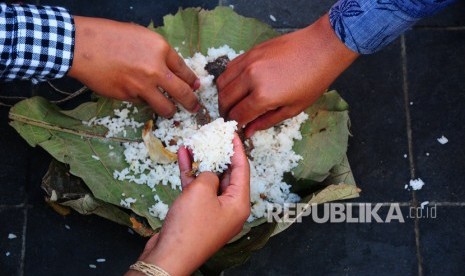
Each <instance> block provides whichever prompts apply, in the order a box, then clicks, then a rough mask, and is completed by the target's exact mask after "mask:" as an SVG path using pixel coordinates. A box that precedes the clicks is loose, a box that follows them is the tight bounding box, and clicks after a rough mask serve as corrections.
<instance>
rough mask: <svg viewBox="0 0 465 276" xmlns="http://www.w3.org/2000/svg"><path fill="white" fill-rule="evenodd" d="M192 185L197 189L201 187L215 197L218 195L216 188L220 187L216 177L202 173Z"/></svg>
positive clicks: (210, 173) (212, 174)
mask: <svg viewBox="0 0 465 276" xmlns="http://www.w3.org/2000/svg"><path fill="white" fill-rule="evenodd" d="M192 185H196V186H197V187H200V186H202V187H203V188H206V189H207V190H211V191H212V193H214V195H215V196H216V194H217V193H218V187H219V185H220V180H219V179H218V176H216V174H214V173H212V172H203V173H201V174H199V175H198V176H197V178H196V179H195V182H194V183H192Z"/></svg>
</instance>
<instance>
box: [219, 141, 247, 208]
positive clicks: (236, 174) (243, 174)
mask: <svg viewBox="0 0 465 276" xmlns="http://www.w3.org/2000/svg"><path fill="white" fill-rule="evenodd" d="M233 145H234V155H233V156H232V158H231V168H230V169H231V174H230V176H229V185H227V187H226V188H225V189H224V192H223V193H222V194H221V196H220V197H221V198H223V199H225V198H229V199H238V200H239V202H238V203H240V204H244V205H246V206H249V204H250V203H249V202H250V167H249V161H248V160H247V156H246V155H245V151H244V147H243V145H242V142H241V140H240V138H239V136H238V135H237V133H236V134H235V136H234V140H233Z"/></svg>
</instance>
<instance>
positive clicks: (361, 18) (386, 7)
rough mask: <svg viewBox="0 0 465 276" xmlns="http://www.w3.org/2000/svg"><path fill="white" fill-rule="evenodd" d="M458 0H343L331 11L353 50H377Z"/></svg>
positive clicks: (336, 28) (338, 32)
mask: <svg viewBox="0 0 465 276" xmlns="http://www.w3.org/2000/svg"><path fill="white" fill-rule="evenodd" d="M453 2H455V0H339V1H338V2H337V3H336V4H334V5H333V7H332V8H331V9H330V11H329V20H330V23H331V26H332V27H333V29H334V31H335V33H336V35H337V36H338V37H339V38H340V39H341V41H342V42H344V44H345V45H346V46H347V47H349V48H350V49H351V50H353V51H355V52H357V53H360V54H371V53H374V52H376V51H378V50H380V49H381V48H383V47H384V46H386V45H387V44H389V43H390V42H391V41H393V40H394V39H396V38H397V37H398V36H399V35H401V34H402V33H403V32H404V31H405V30H407V29H409V28H410V27H412V25H414V24H415V23H416V22H417V21H418V20H420V19H421V18H423V17H427V16H430V15H433V14H435V13H436V12H438V11H440V10H442V9H443V8H445V7H446V6H448V5H449V4H451V3H453Z"/></svg>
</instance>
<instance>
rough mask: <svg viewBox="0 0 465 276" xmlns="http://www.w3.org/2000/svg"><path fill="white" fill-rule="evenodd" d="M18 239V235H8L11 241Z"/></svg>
mask: <svg viewBox="0 0 465 276" xmlns="http://www.w3.org/2000/svg"><path fill="white" fill-rule="evenodd" d="M17 237H18V236H16V235H15V234H13V233H10V234H8V239H9V240H13V239H16V238H17Z"/></svg>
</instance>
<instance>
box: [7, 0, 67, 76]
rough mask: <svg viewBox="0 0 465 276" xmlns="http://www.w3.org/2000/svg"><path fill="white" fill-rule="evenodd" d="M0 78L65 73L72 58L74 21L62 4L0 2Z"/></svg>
mask: <svg viewBox="0 0 465 276" xmlns="http://www.w3.org/2000/svg"><path fill="white" fill-rule="evenodd" d="M0 21H1V22H2V24H0V54H1V56H0V80H1V81H11V80H18V79H20V80H25V79H28V80H32V81H33V82H40V81H46V80H50V79H55V78H61V77H63V76H64V75H65V74H66V73H67V72H68V70H69V68H70V67H71V65H72V61H73V51H74V22H73V18H72V16H71V15H70V14H69V13H68V12H67V11H66V10H65V9H63V8H59V7H48V6H34V5H7V4H5V3H1V4H0Z"/></svg>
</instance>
